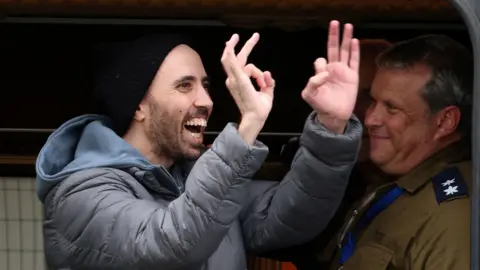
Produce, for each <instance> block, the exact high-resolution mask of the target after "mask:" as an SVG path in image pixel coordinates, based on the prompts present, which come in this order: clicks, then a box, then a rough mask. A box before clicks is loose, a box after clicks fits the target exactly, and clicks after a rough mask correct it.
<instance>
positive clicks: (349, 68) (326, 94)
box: [302, 21, 360, 120]
mask: <svg viewBox="0 0 480 270" xmlns="http://www.w3.org/2000/svg"><path fill="white" fill-rule="evenodd" d="M338 28H339V25H338V22H336V21H333V22H332V23H331V24H330V33H329V37H328V61H329V63H327V61H326V60H325V59H324V58H320V59H318V60H317V61H315V71H316V74H315V75H314V76H313V77H311V78H310V81H309V83H308V84H307V86H306V87H305V89H304V90H303V92H302V97H303V98H304V99H305V101H306V102H307V103H308V104H310V106H311V107H312V108H313V109H314V110H315V111H316V112H317V113H319V114H326V115H329V116H332V117H334V118H338V119H342V120H347V119H349V118H350V116H351V114H352V112H353V108H354V106H355V101H356V99H357V92H358V80H359V79H358V66H359V62H360V59H359V58H360V56H359V45H358V40H355V39H352V32H353V27H352V26H351V25H345V31H344V35H343V41H342V45H341V47H340V46H339V41H338V39H339V29H338Z"/></svg>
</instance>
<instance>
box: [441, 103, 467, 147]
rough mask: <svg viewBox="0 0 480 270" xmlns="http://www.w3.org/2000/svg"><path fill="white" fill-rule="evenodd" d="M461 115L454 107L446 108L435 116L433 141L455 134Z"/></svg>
mask: <svg viewBox="0 0 480 270" xmlns="http://www.w3.org/2000/svg"><path fill="white" fill-rule="evenodd" d="M461 116H462V113H461V112H460V109H459V108H458V107H456V106H448V107H445V108H443V109H442V110H440V111H438V112H437V113H436V114H435V120H436V124H437V130H436V132H435V136H434V139H435V140H438V139H441V138H443V137H446V136H448V135H450V134H453V133H454V132H456V130H457V127H458V123H459V122H460V117H461Z"/></svg>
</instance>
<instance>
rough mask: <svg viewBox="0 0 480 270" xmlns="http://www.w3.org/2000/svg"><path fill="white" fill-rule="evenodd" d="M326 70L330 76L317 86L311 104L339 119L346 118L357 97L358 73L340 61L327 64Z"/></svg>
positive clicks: (350, 112)
mask: <svg viewBox="0 0 480 270" xmlns="http://www.w3.org/2000/svg"><path fill="white" fill-rule="evenodd" d="M326 70H327V72H328V73H329V74H330V76H328V78H327V79H326V81H325V83H324V84H323V85H321V86H319V87H317V95H316V96H315V97H313V99H312V104H311V105H312V107H314V108H318V109H320V110H322V111H323V112H326V113H328V114H330V115H335V116H336V117H338V118H340V119H348V118H349V117H350V115H351V114H352V111H353V107H354V106H355V100H356V97H357V89H358V86H357V85H358V73H357V72H355V71H354V70H352V69H350V68H349V67H348V66H347V65H345V64H343V63H341V62H334V63H331V64H328V65H327V67H326Z"/></svg>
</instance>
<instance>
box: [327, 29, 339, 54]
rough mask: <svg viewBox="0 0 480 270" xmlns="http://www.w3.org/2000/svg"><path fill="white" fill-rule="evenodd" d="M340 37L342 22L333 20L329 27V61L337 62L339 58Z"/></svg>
mask: <svg viewBox="0 0 480 270" xmlns="http://www.w3.org/2000/svg"><path fill="white" fill-rule="evenodd" d="M339 39H340V23H339V22H338V21H331V22H330V26H329V29H328V42H327V57H328V62H330V63H331V62H337V61H338V60H339V55H338V49H339Z"/></svg>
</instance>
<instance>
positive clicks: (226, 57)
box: [221, 34, 242, 77]
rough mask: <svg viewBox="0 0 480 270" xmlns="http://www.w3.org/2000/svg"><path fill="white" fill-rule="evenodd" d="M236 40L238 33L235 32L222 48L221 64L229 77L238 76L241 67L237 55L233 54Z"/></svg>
mask: <svg viewBox="0 0 480 270" xmlns="http://www.w3.org/2000/svg"><path fill="white" fill-rule="evenodd" d="M237 42H238V35H237V34H235V35H233V36H232V38H231V39H230V40H229V41H227V43H226V44H225V49H224V50H223V54H222V58H221V62H222V66H223V68H224V70H225V72H226V73H227V76H229V77H232V76H233V77H238V76H240V74H241V72H242V68H241V66H240V65H239V63H238V60H237V57H236V56H235V45H236V44H237Z"/></svg>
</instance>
